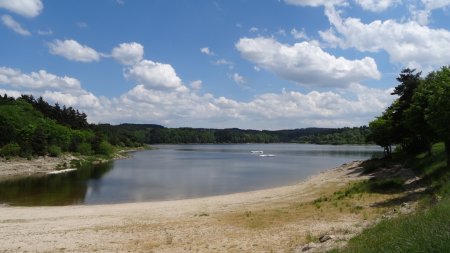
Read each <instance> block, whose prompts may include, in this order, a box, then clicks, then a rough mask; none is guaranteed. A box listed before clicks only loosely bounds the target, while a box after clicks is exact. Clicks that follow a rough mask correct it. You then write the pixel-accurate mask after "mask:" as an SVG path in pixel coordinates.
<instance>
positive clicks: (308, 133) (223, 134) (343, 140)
mask: <svg viewBox="0 0 450 253" xmlns="http://www.w3.org/2000/svg"><path fill="white" fill-rule="evenodd" d="M95 129H98V131H101V132H103V133H105V135H106V136H107V139H108V141H109V142H110V143H111V144H113V145H119V146H121V145H126V146H133V145H142V143H149V144H159V143H277V142H278V143H281V142H282V143H292V142H295V143H312V144H366V139H367V138H366V137H367V135H368V132H369V131H368V128H367V127H354V128H337V129H331V128H304V129H293V130H278V131H267V130H262V131H259V130H243V129H237V128H230V129H206V128H165V127H163V126H159V125H149V124H121V125H109V124H100V125H97V126H95Z"/></svg>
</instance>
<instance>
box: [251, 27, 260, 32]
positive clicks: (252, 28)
mask: <svg viewBox="0 0 450 253" xmlns="http://www.w3.org/2000/svg"><path fill="white" fill-rule="evenodd" d="M258 31H259V29H258V27H251V28H250V30H249V32H251V33H255V32H258Z"/></svg>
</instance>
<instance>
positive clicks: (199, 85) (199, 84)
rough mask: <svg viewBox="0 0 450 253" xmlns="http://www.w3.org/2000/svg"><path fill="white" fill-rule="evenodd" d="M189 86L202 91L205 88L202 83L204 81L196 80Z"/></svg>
mask: <svg viewBox="0 0 450 253" xmlns="http://www.w3.org/2000/svg"><path fill="white" fill-rule="evenodd" d="M189 86H191V88H192V89H194V90H200V89H201V88H202V86H203V82H202V80H195V81H193V82H191V83H190V84H189Z"/></svg>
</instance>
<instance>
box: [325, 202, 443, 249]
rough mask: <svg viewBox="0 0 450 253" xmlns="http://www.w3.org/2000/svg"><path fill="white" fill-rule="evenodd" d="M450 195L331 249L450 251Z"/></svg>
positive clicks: (380, 224) (387, 221) (383, 222)
mask: <svg viewBox="0 0 450 253" xmlns="http://www.w3.org/2000/svg"><path fill="white" fill-rule="evenodd" d="M449 251H450V198H446V199H444V200H442V201H441V202H440V203H439V204H437V205H436V206H434V207H432V208H430V209H428V210H425V211H422V212H418V213H416V214H413V215H411V216H401V217H399V218H396V219H392V220H385V221H382V222H380V223H379V224H378V225H376V226H375V227H373V228H370V229H367V230H365V231H364V232H363V233H362V234H360V235H358V236H356V237H354V238H353V239H351V240H350V241H349V244H348V245H347V247H346V248H345V249H341V250H337V249H336V250H333V251H331V252H377V253H379V252H408V253H411V252H449Z"/></svg>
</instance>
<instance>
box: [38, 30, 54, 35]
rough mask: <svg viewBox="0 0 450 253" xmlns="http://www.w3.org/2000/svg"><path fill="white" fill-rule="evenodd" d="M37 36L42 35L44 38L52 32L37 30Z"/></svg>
mask: <svg viewBox="0 0 450 253" xmlns="http://www.w3.org/2000/svg"><path fill="white" fill-rule="evenodd" d="M37 34H39V35H43V36H45V35H52V34H53V31H52V29H47V30H38V31H37Z"/></svg>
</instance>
